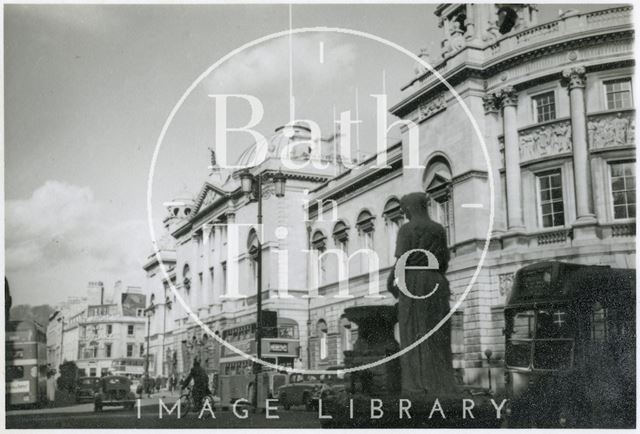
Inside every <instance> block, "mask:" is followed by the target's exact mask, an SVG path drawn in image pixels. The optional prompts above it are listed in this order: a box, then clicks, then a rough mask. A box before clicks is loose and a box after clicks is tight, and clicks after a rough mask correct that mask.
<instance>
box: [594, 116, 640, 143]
mask: <svg viewBox="0 0 640 434" xmlns="http://www.w3.org/2000/svg"><path fill="white" fill-rule="evenodd" d="M635 129H636V121H635V117H634V113H633V112H624V113H623V112H618V113H609V114H606V115H600V116H593V117H590V118H589V121H588V122H587V132H588V134H589V146H590V148H591V149H602V148H608V147H611V146H635Z"/></svg>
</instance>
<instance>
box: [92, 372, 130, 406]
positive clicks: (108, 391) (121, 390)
mask: <svg viewBox="0 0 640 434" xmlns="http://www.w3.org/2000/svg"><path fill="white" fill-rule="evenodd" d="M135 403H136V396H135V395H134V394H133V392H131V380H129V379H128V378H127V377H123V376H119V375H108V376H106V377H102V378H101V379H100V390H99V391H98V392H97V393H96V394H95V396H94V399H93V410H94V411H96V412H98V411H102V408H103V407H106V406H123V407H125V408H128V409H133V407H134V405H135Z"/></svg>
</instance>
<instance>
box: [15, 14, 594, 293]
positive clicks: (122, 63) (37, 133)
mask: <svg viewBox="0 0 640 434" xmlns="http://www.w3.org/2000/svg"><path fill="white" fill-rule="evenodd" d="M559 8H562V5H548V6H546V7H543V10H542V14H541V18H542V19H548V18H551V17H554V16H557V11H558V9H559ZM594 8H596V7H594V6H590V7H589V9H594ZM580 9H582V10H586V8H584V7H580ZM433 10H434V5H430V4H415V5H293V6H292V7H291V10H290V7H289V6H288V5H250V6H247V5H244V6H243V5H241V6H229V5H191V6H177V5H162V6H160V5H154V6H126V5H63V6H59V5H5V7H4V19H5V27H4V35H5V42H4V49H5V134H6V135H5V150H4V151H5V201H6V202H5V214H6V224H5V231H6V232H5V237H6V238H5V242H6V246H5V253H6V255H5V261H6V271H7V276H8V279H9V282H10V284H11V288H12V295H13V297H14V302H15V303H31V304H40V303H52V304H55V303H57V302H59V301H61V300H63V299H65V298H66V297H67V296H69V295H77V294H80V293H83V292H84V291H85V288H86V284H87V282H88V281H90V280H102V281H104V282H105V284H106V285H107V286H109V287H110V286H112V285H113V283H114V282H115V281H116V280H123V281H124V283H125V285H143V283H144V273H143V271H142V268H141V267H142V264H143V263H144V262H145V259H146V257H147V256H148V255H149V253H150V252H151V245H150V241H149V234H148V229H147V224H146V184H147V177H148V173H149V167H150V163H151V157H152V154H153V150H154V147H155V143H156V141H157V139H158V135H159V134H160V130H161V128H162V126H163V124H164V122H165V120H166V118H167V116H168V114H169V112H170V111H171V109H172V108H173V106H174V105H175V104H176V102H177V101H178V99H179V98H180V97H181V96H182V94H183V93H184V92H185V90H186V89H187V87H188V86H189V85H191V83H192V82H193V81H194V79H195V78H196V77H198V76H199V75H200V74H201V73H202V72H203V71H205V70H206V69H207V68H208V67H209V66H210V65H212V64H213V63H215V62H216V61H217V60H218V59H220V58H221V57H222V56H224V55H225V54H227V53H229V52H230V51H232V50H234V49H236V48H238V47H240V46H242V45H243V44H246V43H248V42H250V41H252V40H255V39H257V38H260V37H263V36H265V35H268V34H271V33H275V32H280V31H283V30H287V29H289V25H290V23H289V20H290V18H291V25H292V27H293V28H300V27H315V26H327V27H342V28H348V29H355V30H360V31H364V32H367V33H371V34H374V35H377V36H380V37H382V38H385V39H388V40H391V41H393V42H395V43H397V44H400V45H401V46H403V47H405V48H407V49H409V50H411V51H412V52H418V51H419V50H420V48H422V47H426V48H428V49H430V50H431V52H432V53H433V56H432V58H433V57H435V55H436V54H437V51H438V49H439V40H440V29H439V28H438V27H437V23H436V18H435V16H434V15H433ZM290 12H291V15H290ZM291 45H292V47H293V65H292V69H293V93H294V95H295V101H296V117H297V118H307V119H314V120H315V121H317V122H318V123H319V124H320V125H321V127H322V128H323V133H324V134H325V135H329V134H331V132H332V131H331V129H332V123H331V119H332V113H333V109H334V107H335V108H336V110H337V111H344V110H351V111H352V112H354V113H355V110H356V108H357V109H358V111H359V114H360V118H361V119H362V120H363V123H362V126H361V130H360V133H361V134H360V144H359V148H360V150H361V151H365V152H367V151H369V152H370V151H372V150H373V149H374V147H375V143H374V141H373V135H372V133H371V132H372V131H373V129H374V127H373V124H372V122H373V119H374V109H375V107H374V104H373V99H372V98H371V97H370V96H369V95H370V94H373V93H381V92H382V90H383V88H384V89H386V93H387V94H388V95H389V102H390V104H393V103H394V102H395V101H397V100H398V98H400V96H401V93H400V86H401V85H403V84H405V83H406V82H407V81H408V80H409V79H410V78H411V77H412V76H413V65H414V62H413V61H412V60H411V59H409V58H408V57H406V56H404V55H402V54H400V53H398V52H397V51H394V50H392V49H390V48H388V47H385V46H381V45H380V44H378V43H374V42H372V41H368V40H366V39H363V38H358V37H355V36H349V35H345V34H339V33H330V34H329V33H317V32H316V33H305V34H300V35H295V36H294V37H292V39H291ZM321 46H322V47H323V48H322V49H321V48H320V47H321ZM321 51H322V54H320V52H321ZM288 53H289V39H288V38H279V39H274V40H271V41H269V42H267V43H264V44H260V45H258V46H256V47H254V48H252V49H249V50H246V51H244V52H242V53H241V54H239V55H238V56H236V57H234V58H233V59H231V60H230V61H229V62H226V63H225V64H224V65H222V66H221V68H220V69H218V70H216V71H214V72H213V73H212V74H211V75H210V76H208V77H207V78H206V79H205V80H204V81H203V82H202V83H201V84H200V85H199V86H197V87H196V89H194V92H193V93H192V95H191V96H190V97H189V98H188V99H187V100H186V101H185V104H184V105H183V107H182V109H181V110H180V111H179V112H178V114H177V116H176V118H175V121H174V122H173V123H172V125H171V127H170V128H169V130H168V132H167V136H166V140H165V142H164V143H163V146H162V149H161V152H160V154H159V159H158V165H157V168H156V177H155V178H154V180H153V182H154V184H153V185H154V187H153V195H154V205H153V206H154V208H153V209H154V215H155V217H156V222H155V226H156V227H157V228H158V229H160V228H161V223H160V221H161V219H162V217H163V215H162V212H163V208H162V203H163V202H165V201H167V200H170V199H173V198H176V197H184V196H195V195H196V194H197V192H198V190H199V188H200V186H201V185H202V182H203V180H204V179H205V177H206V175H207V165H208V163H209V156H208V151H207V148H208V147H210V146H214V143H213V131H214V124H213V118H214V110H213V104H212V100H211V98H210V97H209V96H208V95H210V94H222V93H226V94H229V93H246V94H252V95H255V96H257V97H258V98H259V99H260V100H261V101H262V103H263V105H264V109H265V114H264V118H263V120H262V122H261V124H260V125H259V127H258V128H257V129H258V130H260V132H261V133H263V134H265V135H269V134H270V133H271V132H272V131H273V130H274V129H275V128H276V127H277V126H279V125H281V124H283V123H285V122H287V121H288V119H289V115H290V114H289V61H288ZM321 59H322V60H321ZM383 77H384V80H383ZM356 95H357V96H358V98H357V101H358V102H357V104H356ZM230 116H231V118H232V119H234V121H235V120H236V119H240V120H238V121H237V122H238V124H240V123H241V122H242V123H244V122H246V120H247V119H248V111H247V110H246V107H242V106H233V107H231V108H230ZM391 140H394V138H391ZM249 145H250V141H249V140H248V139H247V138H246V137H238V138H237V140H236V141H234V145H233V148H232V149H230V150H229V152H230V155H231V159H233V158H234V157H236V156H237V155H239V153H240V152H241V151H242V150H243V149H244V148H246V147H247V146H249Z"/></svg>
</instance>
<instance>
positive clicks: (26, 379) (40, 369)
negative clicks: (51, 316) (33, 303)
mask: <svg viewBox="0 0 640 434" xmlns="http://www.w3.org/2000/svg"><path fill="white" fill-rule="evenodd" d="M5 339H6V340H5V376H6V377H5V381H6V395H5V402H6V403H7V406H19V405H20V406H21V405H41V404H43V403H44V402H46V400H47V335H46V333H45V331H44V328H43V327H42V326H41V325H40V324H38V323H36V322H33V321H9V322H8V324H7V330H6V335H5Z"/></svg>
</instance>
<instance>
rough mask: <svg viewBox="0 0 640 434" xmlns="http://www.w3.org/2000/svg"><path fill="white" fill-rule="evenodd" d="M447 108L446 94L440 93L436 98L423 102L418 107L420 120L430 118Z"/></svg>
mask: <svg viewBox="0 0 640 434" xmlns="http://www.w3.org/2000/svg"><path fill="white" fill-rule="evenodd" d="M446 108H447V100H446V98H445V96H444V94H440V95H438V96H437V97H435V98H434V99H432V100H430V101H427V102H425V103H424V104H421V105H420V107H419V108H418V122H422V121H423V120H425V119H428V118H430V117H431V116H433V115H435V114H436V113H439V112H441V111H442V110H444V109H446Z"/></svg>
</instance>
